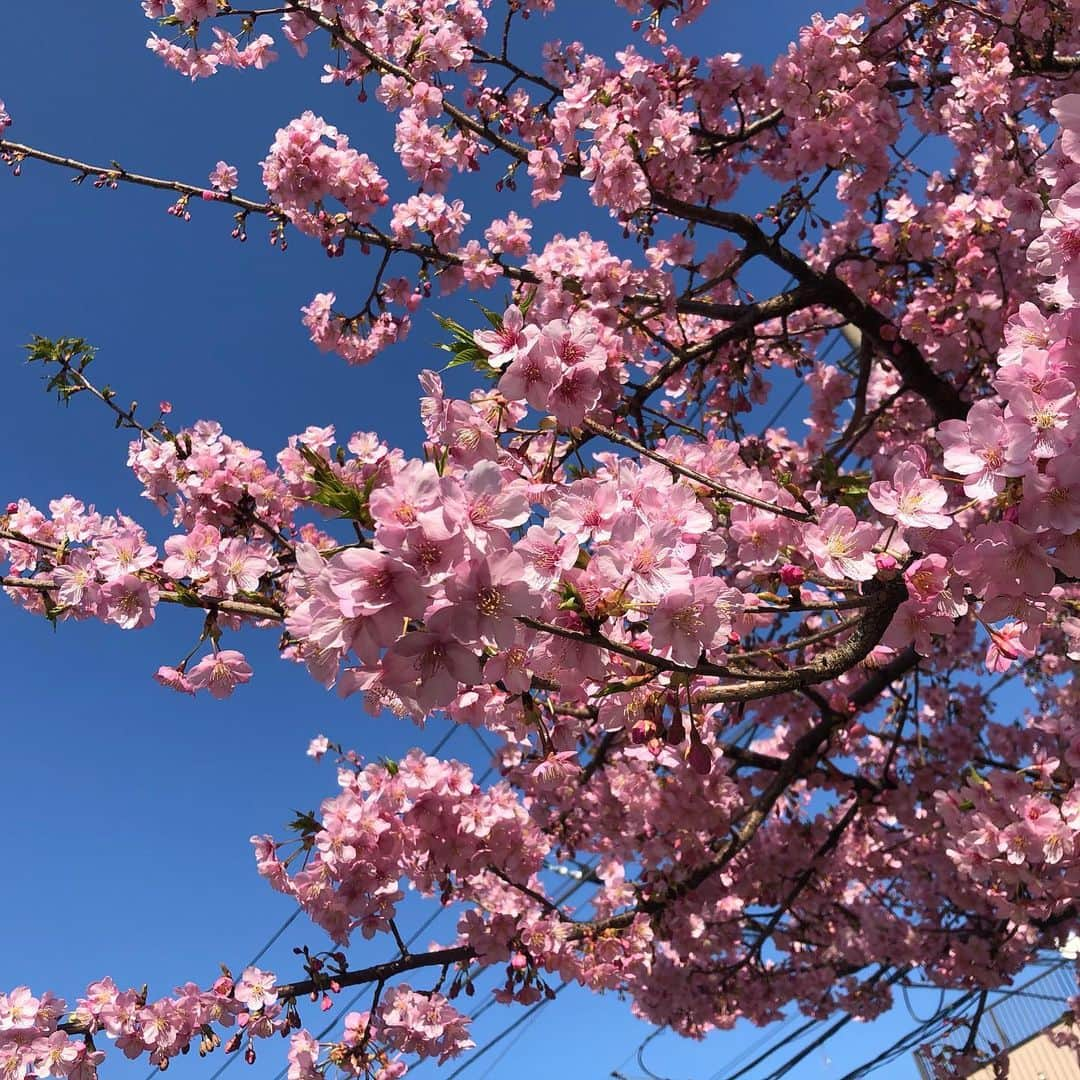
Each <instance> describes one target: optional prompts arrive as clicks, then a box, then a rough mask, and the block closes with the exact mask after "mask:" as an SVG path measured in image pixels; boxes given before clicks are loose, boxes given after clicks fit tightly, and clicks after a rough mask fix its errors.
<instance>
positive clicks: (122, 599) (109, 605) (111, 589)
mask: <svg viewBox="0 0 1080 1080" xmlns="http://www.w3.org/2000/svg"><path fill="white" fill-rule="evenodd" d="M99 595H100V600H99V605H98V606H99V608H100V609H101V617H102V618H103V619H104V620H105V621H106V622H112V623H116V625H117V626H119V627H121V629H124V630H141V629H142V628H143V627H144V626H149V625H150V624H151V623H152V622H153V621H154V606H155V604H156V603H157V601H158V595H159V593H158V589H157V587H156V586H154V585H151V584H150V583H149V582H147V581H143V579H142V578H139V577H136V576H135V575H134V574H124V575H123V576H122V577H118V578H113V579H112V580H111V581H107V582H106V583H105V584H104V585H103V586H102V587H101V592H100V594H99Z"/></svg>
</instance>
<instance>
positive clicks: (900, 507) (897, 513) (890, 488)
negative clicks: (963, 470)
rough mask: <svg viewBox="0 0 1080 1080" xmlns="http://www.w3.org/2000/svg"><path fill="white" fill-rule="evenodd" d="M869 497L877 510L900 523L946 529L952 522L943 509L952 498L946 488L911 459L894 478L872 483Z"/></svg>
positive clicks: (925, 527) (911, 526)
mask: <svg viewBox="0 0 1080 1080" xmlns="http://www.w3.org/2000/svg"><path fill="white" fill-rule="evenodd" d="M867 497H868V498H869V500H870V505H871V506H873V508H874V509H875V510H877V511H878V513H881V514H884V515H885V516H886V517H891V518H893V519H894V520H895V521H896V523H897V524H898V525H904V526H907V527H908V528H911V529H927V528H929V529H947V528H948V527H949V526H950V525H951V524H952V518H950V517H949V515H948V514H943V513H941V510H942V508H943V507H944V506H945V503H946V502H947V501H948V498H949V496H948V493H947V492H946V490H945V488H944V487H943V486H942V485H941V484H940V483H939V482H938V481H937V480H931V479H930V478H929V477H926V476H923V475H922V474H921V473H920V472H919V467H918V466H917V465H915V464H914V463H913V462H910V461H905V462H904V463H903V464H902V465H901V466H900V467H899V468H898V469H897V470H896V472H895V473H894V474H893V478H892V480H891V481H884V480H879V481H878V482H877V483H874V484H871V485H870V490H869V492H868V495H867Z"/></svg>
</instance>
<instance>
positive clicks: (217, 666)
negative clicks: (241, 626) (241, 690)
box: [187, 649, 251, 699]
mask: <svg viewBox="0 0 1080 1080" xmlns="http://www.w3.org/2000/svg"><path fill="white" fill-rule="evenodd" d="M187 680H188V684H189V685H190V686H193V687H194V688H195V689H196V690H209V691H210V694H211V696H212V697H215V698H219V699H220V698H226V697H228V696H229V695H230V694H231V693H232V692H233V690H234V689H235V688H236V687H237V686H240V685H241V684H242V683H246V682H250V681H251V666H250V665H249V664H248V662H247V660H245V659H244V654H243V653H241V652H237V651H236V650H235V649H219V650H217V651H216V652H213V653H211V654H210V655H209V656H204V657H203V658H202V659H201V660H200V661H199V662H198V663H197V664H196V665H195V666H194V667H193V668H192V669H191V670H190V671H189V672H188V675H187Z"/></svg>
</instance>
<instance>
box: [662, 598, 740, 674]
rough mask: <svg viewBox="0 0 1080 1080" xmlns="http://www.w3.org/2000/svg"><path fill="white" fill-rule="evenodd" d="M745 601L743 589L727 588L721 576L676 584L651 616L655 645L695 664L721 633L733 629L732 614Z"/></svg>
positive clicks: (679, 658)
mask: <svg viewBox="0 0 1080 1080" xmlns="http://www.w3.org/2000/svg"><path fill="white" fill-rule="evenodd" d="M742 604H743V597H742V593H740V592H739V591H738V589H732V588H728V587H727V586H726V585H725V584H724V582H723V581H722V580H721V579H720V578H693V579H692V580H690V581H688V582H686V583H685V584H682V583H680V584H676V585H675V586H674V587H673V588H672V589H671V590H670V592H668V594H667V595H666V596H665V597H664V598H663V599H662V600H661V601H660V602H659V603H658V604H657V605H656V607H655V608H654V609H653V613H652V615H651V616H650V618H649V633H650V635H651V636H652V643H653V647H654V648H656V649H658V650H661V651H665V650H666V651H670V653H671V656H672V658H673V659H674V660H677V661H678V662H679V663H680V664H686V665H688V666H692V665H694V664H696V663H697V661H698V659H699V658H700V656H701V652H702V650H703V649H706V650H707V649H709V648H710V647H711V646H712V645H713V643H714V642H715V641H716V639H717V638H718V636H723V637H726V636H727V635H728V634H730V633H731V623H732V618H733V617H734V616H735V615H736V614H738V612H740V611H741V610H742Z"/></svg>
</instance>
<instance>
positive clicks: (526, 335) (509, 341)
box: [473, 304, 540, 368]
mask: <svg viewBox="0 0 1080 1080" xmlns="http://www.w3.org/2000/svg"><path fill="white" fill-rule="evenodd" d="M473 337H474V338H475V339H476V343H477V345H479V346H480V348H481V349H483V350H484V352H486V353H488V354H489V355H488V363H489V364H490V365H491V366H492V367H493V368H504V367H506V365H507V364H510V363H512V362H513V361H514V360H516V359H517V358H518V357H519V356H527V355H528V354H529V353H530V352H531V351H532V349H533V347H534V346H535V345H536V343H537V341H538V340H539V339H540V329H539V327H536V326H526V325H525V318H524V316H523V315H522V314H521V309H520V308H519V307H517V305H516V304H511V305H510V307H508V308H507V309H506V311H505V312H504V313H503V317H502V326H500V327H499V328H498V329H497V330H478V331H477V332H476V333H475V334H474V335H473Z"/></svg>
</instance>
